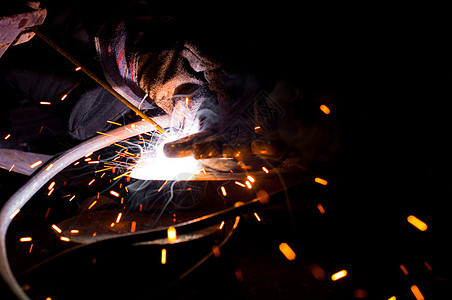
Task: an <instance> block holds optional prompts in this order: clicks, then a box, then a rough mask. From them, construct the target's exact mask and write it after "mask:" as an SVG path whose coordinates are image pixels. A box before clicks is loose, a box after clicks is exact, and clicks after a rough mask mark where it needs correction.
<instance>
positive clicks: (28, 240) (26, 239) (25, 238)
mask: <svg viewBox="0 0 452 300" xmlns="http://www.w3.org/2000/svg"><path fill="white" fill-rule="evenodd" d="M20 241H21V242H31V237H29V236H26V237H22V238H20Z"/></svg>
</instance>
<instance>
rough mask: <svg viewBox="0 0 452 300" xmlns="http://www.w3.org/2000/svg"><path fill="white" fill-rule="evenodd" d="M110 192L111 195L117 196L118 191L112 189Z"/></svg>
mask: <svg viewBox="0 0 452 300" xmlns="http://www.w3.org/2000/svg"><path fill="white" fill-rule="evenodd" d="M110 194H111V195H113V196H115V197H119V193H118V192H115V191H113V190H111V191H110Z"/></svg>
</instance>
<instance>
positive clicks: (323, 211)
mask: <svg viewBox="0 0 452 300" xmlns="http://www.w3.org/2000/svg"><path fill="white" fill-rule="evenodd" d="M317 208H318V210H319V211H320V213H321V214H322V215H324V214H325V209H324V208H323V206H322V204H320V203H319V204H317Z"/></svg>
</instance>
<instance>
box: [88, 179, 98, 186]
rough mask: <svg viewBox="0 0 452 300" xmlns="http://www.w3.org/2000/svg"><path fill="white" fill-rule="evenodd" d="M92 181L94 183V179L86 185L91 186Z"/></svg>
mask: <svg viewBox="0 0 452 300" xmlns="http://www.w3.org/2000/svg"><path fill="white" fill-rule="evenodd" d="M94 181H96V179H93V180H91V181H90V182H89V183H88V185H92V184H93V183H94Z"/></svg>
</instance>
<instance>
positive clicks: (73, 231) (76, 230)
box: [70, 229, 80, 234]
mask: <svg viewBox="0 0 452 300" xmlns="http://www.w3.org/2000/svg"><path fill="white" fill-rule="evenodd" d="M70 232H71V233H72V234H77V233H79V232H80V231H79V230H78V229H71V231H70Z"/></svg>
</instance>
